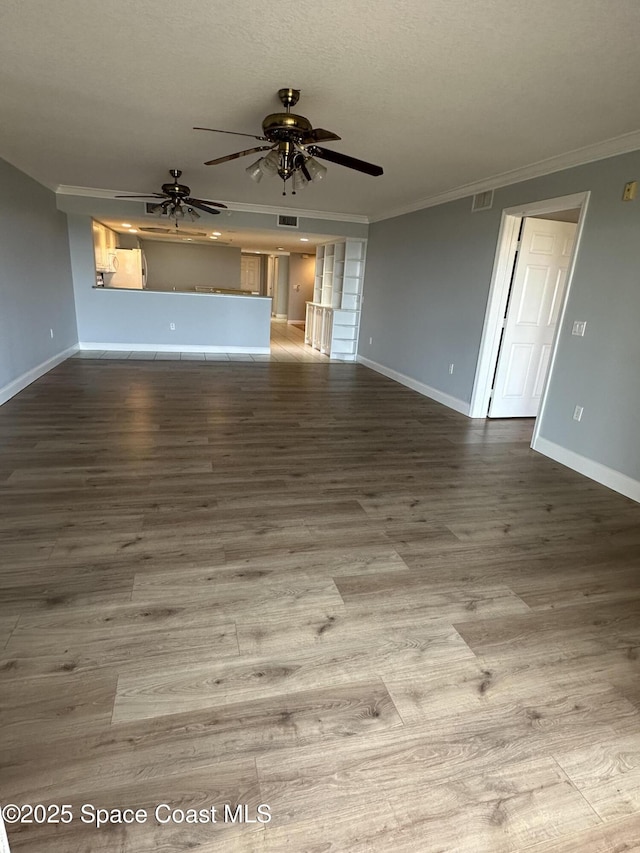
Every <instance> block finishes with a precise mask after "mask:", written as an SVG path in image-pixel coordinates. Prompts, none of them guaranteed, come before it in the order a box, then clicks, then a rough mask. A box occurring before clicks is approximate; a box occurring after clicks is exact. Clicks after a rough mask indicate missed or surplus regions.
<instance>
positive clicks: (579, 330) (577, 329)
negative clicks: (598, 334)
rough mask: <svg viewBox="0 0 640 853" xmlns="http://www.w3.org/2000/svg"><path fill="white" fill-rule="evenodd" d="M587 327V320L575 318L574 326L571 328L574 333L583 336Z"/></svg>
mask: <svg viewBox="0 0 640 853" xmlns="http://www.w3.org/2000/svg"><path fill="white" fill-rule="evenodd" d="M586 328H587V321H586V320H574V321H573V328H572V329H571V334H572V335H578V337H580V338H583V337H584V333H585V330H586Z"/></svg>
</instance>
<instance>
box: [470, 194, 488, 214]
mask: <svg viewBox="0 0 640 853" xmlns="http://www.w3.org/2000/svg"><path fill="white" fill-rule="evenodd" d="M492 207H493V190H486V191H485V192H483V193H476V194H475V195H474V197H473V202H472V204H471V212H472V213H477V212H478V211H479V210H491V208H492Z"/></svg>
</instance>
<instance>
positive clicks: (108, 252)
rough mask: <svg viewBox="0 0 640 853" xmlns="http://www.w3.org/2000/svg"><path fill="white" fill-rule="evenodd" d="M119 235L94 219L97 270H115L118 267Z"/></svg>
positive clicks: (94, 247) (94, 248)
mask: <svg viewBox="0 0 640 853" xmlns="http://www.w3.org/2000/svg"><path fill="white" fill-rule="evenodd" d="M117 242H118V236H117V234H116V232H115V231H112V230H111V228H107V227H106V225H103V224H102V222H97V221H96V220H95V219H94V220H93V250H94V254H95V259H96V272H115V271H116V269H117V262H116V246H117Z"/></svg>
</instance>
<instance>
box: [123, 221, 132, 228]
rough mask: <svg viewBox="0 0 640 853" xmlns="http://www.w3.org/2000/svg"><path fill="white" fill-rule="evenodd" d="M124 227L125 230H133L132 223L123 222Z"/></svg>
mask: <svg viewBox="0 0 640 853" xmlns="http://www.w3.org/2000/svg"><path fill="white" fill-rule="evenodd" d="M122 227H123V228H131V223H130V222H123V223H122Z"/></svg>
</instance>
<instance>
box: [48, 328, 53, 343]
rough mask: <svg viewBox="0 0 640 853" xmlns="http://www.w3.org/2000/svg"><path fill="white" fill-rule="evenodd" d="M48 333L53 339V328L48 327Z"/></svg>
mask: <svg viewBox="0 0 640 853" xmlns="http://www.w3.org/2000/svg"><path fill="white" fill-rule="evenodd" d="M49 334H50V335H51V340H53V329H49Z"/></svg>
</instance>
